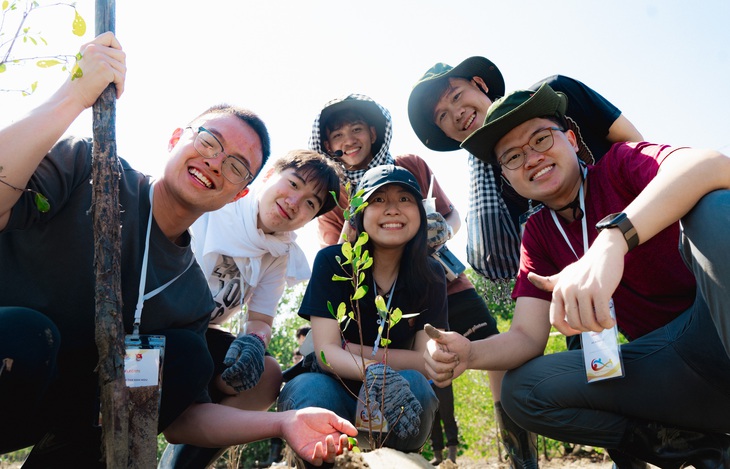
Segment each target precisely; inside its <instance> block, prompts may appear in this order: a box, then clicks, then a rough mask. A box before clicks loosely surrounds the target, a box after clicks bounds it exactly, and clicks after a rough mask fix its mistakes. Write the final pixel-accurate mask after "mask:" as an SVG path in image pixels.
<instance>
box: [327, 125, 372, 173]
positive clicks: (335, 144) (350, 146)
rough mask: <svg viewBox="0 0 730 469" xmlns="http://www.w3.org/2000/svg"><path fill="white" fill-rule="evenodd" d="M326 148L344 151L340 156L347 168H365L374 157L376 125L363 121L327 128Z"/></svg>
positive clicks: (332, 150) (330, 150) (331, 151)
mask: <svg viewBox="0 0 730 469" xmlns="http://www.w3.org/2000/svg"><path fill="white" fill-rule="evenodd" d="M326 132H327V139H326V140H325V141H324V147H325V149H326V150H327V151H328V152H330V153H333V152H336V151H337V150H341V151H342V156H341V157H340V158H339V159H340V160H341V161H342V162H344V163H345V164H346V165H347V167H348V168H347V169H349V170H354V169H365V168H367V167H368V164H369V163H370V161H372V159H373V156H374V155H373V143H375V140H376V138H377V135H376V132H375V127H373V126H370V125H368V124H367V123H365V122H363V121H357V122H351V123H344V124H342V125H340V126H339V127H338V128H336V129H332V130H330V129H327V130H326Z"/></svg>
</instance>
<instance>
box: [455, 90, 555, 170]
mask: <svg viewBox="0 0 730 469" xmlns="http://www.w3.org/2000/svg"><path fill="white" fill-rule="evenodd" d="M567 107H568V97H567V96H565V94H563V93H559V92H555V91H554V90H553V89H552V88H550V86H549V85H548V84H543V85H542V86H540V88H538V90H537V91H531V90H519V91H513V92H512V93H510V94H508V95H507V96H505V97H504V98H500V99H498V100H497V101H495V103H494V104H492V106H491V107H490V108H489V110H488V111H487V117H486V118H485V119H484V125H483V126H482V127H481V128H479V129H478V130H476V131H475V132H474V133H472V134H471V135H469V137H467V139H466V140H464V141H463V142H462V144H461V148H464V149H466V150H467V151H468V152H469V153H471V154H472V155H474V156H476V157H477V158H479V159H480V160H482V161H484V162H485V163H488V164H493V165H498V164H499V163H497V156H496V155H495V153H494V147H495V146H496V145H497V142H499V140H500V139H501V138H502V137H504V136H505V135H507V133H509V132H510V131H511V130H512V129H514V128H515V127H517V126H518V125H520V124H522V123H523V122H527V121H528V120H530V119H534V118H539V117H557V118H558V119H559V121H560V122H562V125H563V128H567V122H566V120H565V110H566V109H567Z"/></svg>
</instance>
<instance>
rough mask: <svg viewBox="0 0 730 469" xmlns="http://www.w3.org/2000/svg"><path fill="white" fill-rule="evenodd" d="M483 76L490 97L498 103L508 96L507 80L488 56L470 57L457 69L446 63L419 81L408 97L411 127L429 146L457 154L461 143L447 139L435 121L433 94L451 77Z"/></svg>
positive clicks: (430, 70)
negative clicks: (428, 99)
mask: <svg viewBox="0 0 730 469" xmlns="http://www.w3.org/2000/svg"><path fill="white" fill-rule="evenodd" d="M472 77H480V78H481V79H482V80H484V83H485V84H486V85H487V89H488V90H487V96H489V99H491V100H492V101H494V100H495V99H497V98H499V97H501V96H503V95H504V78H502V73H501V72H500V71H499V69H498V68H497V66H496V65H494V64H493V63H492V62H491V61H490V60H489V59H487V58H485V57H469V58H468V59H466V60H464V61H463V62H461V63H460V64H459V65H457V66H456V67H452V66H451V65H448V64H445V63H441V62H439V63H437V64H435V65H434V66H433V67H431V68H429V69H428V70H427V71H426V73H425V74H424V75H423V76H422V77H421V79H420V80H418V83H416V84H415V85H414V86H413V90H411V95H410V96H409V97H408V118H409V119H410V121H411V127H413V131H414V132H416V135H417V136H418V138H419V139H420V140H421V142H423V144H424V145H426V147H428V148H430V149H431V150H434V151H453V150H458V149H459V142H457V141H456V140H454V139H453V138H450V137H448V136H446V134H445V133H444V131H443V130H441V129H440V128H439V127H438V126H437V125H436V124H434V122H433V109H427V107H429V106H427V102H428V101H427V100H426V99H425V97H426V96H428V95H429V93H433V92H434V91H433V89H434V88H435V86H434V85H436V84H437V83H438V82H440V81H441V80H447V79H449V78H465V79H467V80H471V78H472Z"/></svg>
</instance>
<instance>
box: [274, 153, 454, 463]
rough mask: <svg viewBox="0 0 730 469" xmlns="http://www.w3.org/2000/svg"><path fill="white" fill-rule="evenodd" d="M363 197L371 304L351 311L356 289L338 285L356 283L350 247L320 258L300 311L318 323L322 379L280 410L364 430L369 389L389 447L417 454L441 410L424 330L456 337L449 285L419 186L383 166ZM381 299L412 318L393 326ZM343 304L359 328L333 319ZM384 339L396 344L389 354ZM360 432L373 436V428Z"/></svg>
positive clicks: (310, 377)
mask: <svg viewBox="0 0 730 469" xmlns="http://www.w3.org/2000/svg"><path fill="white" fill-rule="evenodd" d="M358 189H359V190H363V191H364V194H363V196H362V198H363V200H364V201H366V202H367V206H366V207H365V209H364V210H362V211H360V212H359V213H357V214H356V215H355V216H354V219H353V223H354V225H355V227H356V230H357V234H358V235H361V234H362V233H367V235H368V237H367V241H366V242H365V244H364V245H363V246H362V251H363V252H364V251H365V250H367V251H368V252H369V256H370V258H371V259H372V266H371V267H370V268H367V269H365V270H364V277H363V278H362V289H363V290H365V294H364V296H362V298H360V299H359V300H358V301H357V302H351V298H352V297H353V296H354V295H355V293H356V292H355V290H354V287H353V284H352V282H350V281H334V280H333V278H335V277H337V276H339V277H345V278H346V280H347V279H348V278H351V276H352V268H351V264H348V265H343V263H344V260H345V259H346V256H345V255H344V250H343V246H342V245H335V246H329V247H326V248H324V249H322V250H321V251H320V252H319V253H318V254H317V257H316V258H315V260H314V265H313V269H312V277H311V279H310V281H309V284H308V286H307V290H306V292H305V294H304V299H303V301H302V305H301V307H300V309H299V315H300V316H302V317H304V318H305V319H309V320H311V322H312V338H313V342H314V349H315V352H314V355H315V356H316V360H317V361H318V366H316V367H315V370H316V371H317V372H313V373H304V374H300V375H299V376H297V377H296V378H294V379H293V380H291V381H289V382H288V383H287V384H286V385H285V386H284V389H283V390H282V392H281V395H280V397H279V405H278V408H279V410H288V409H301V408H304V407H308V406H316V407H323V408H326V409H331V410H332V411H334V412H335V413H337V414H338V415H340V416H341V417H344V418H347V419H349V420H350V421H352V422H355V421H356V409H357V407H358V399H357V396H358V393H359V392H360V391H361V388H362V387H363V386H364V384H363V383H364V382H365V383H366V385H367V386H366V387H367V389H368V391H369V393H370V398H371V399H374V400H375V401H377V402H378V404H382V413H383V417H384V418H385V420H386V421H387V423H388V425H389V433H388V434H387V438H385V442H384V444H385V446H387V447H392V448H395V449H397V450H400V451H406V452H414V451H418V450H420V448H421V447H422V446H423V444H424V443H425V441H426V439H427V438H428V435H429V433H430V430H431V424H432V421H433V416H434V412H435V411H436V407H437V406H438V399H437V398H436V395H435V394H434V392H433V390H432V389H431V385H430V384H429V382H428V381H427V379H426V378H425V376H424V374H423V373H424V372H425V368H424V360H423V352H424V350H425V345H426V342H427V341H428V337H427V336H426V334H425V332H424V331H423V326H424V325H425V324H426V323H428V322H429V321H435V322H436V327H438V328H442V329H446V328H447V327H448V323H447V303H446V279H445V275H444V271H443V268H442V267H441V265H440V264H439V263H438V262H437V261H436V260H434V259H433V258H431V257H430V256H428V255H426V249H427V246H426V232H427V230H426V213H425V210H424V208H423V206H422V203H421V199H422V196H421V190H420V187H419V185H418V182H417V181H416V179H415V177H414V176H413V175H412V174H411V173H410V172H409V171H408V170H406V169H404V168H401V167H398V166H394V165H384V166H379V167H375V168H372V169H370V170H369V171H367V172H366V173H365V174H364V175H363V178H362V181H361V182H360V185H359V186H358ZM351 241H353V244H354V240H351ZM376 295H377V296H380V297H381V299H382V301H383V302H384V304H385V307H386V309H387V310H388V311H391V312H392V311H395V310H396V308H397V309H400V311H401V312H402V314H403V318H402V319H401V320H400V321H399V322H398V323H397V324H395V325H391V324H390V323H388V324H386V323H384V321H383V320H382V318H381V316H380V315H379V314H378V311H377V309H376V306H375V302H376ZM341 303H344V304H345V305H346V309H347V311H353V312H354V314H355V315H356V316H355V319H356V320H358V321H357V323H356V322H355V321H349V320H343V321H338V320H337V319H336V318H335V317H333V313H331V312H330V310H329V308H328V304H329V305H332V308H333V309H334V311H337V309H338V306H339V305H340V304H341ZM358 323H359V326H360V327H358ZM382 339H387V340H390V343H389V344H388V345H387V347H385V346H384V345H385V343H384V342H383V341H382ZM376 407H377V408H378V409H380V405H376ZM365 416H366V415H365ZM361 428H362V429H361V434H362V433H363V429H364V430H365V434H367V428H368V427H367V425H365V426H364V427H361Z"/></svg>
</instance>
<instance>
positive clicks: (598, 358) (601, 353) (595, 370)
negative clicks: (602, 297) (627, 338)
mask: <svg viewBox="0 0 730 469" xmlns="http://www.w3.org/2000/svg"><path fill="white" fill-rule="evenodd" d="M608 307H609V310H610V311H611V317H612V318H613V319H614V320H615V319H616V311H615V310H614V308H613V298H611V299H610V300H609V301H608ZM581 344H582V348H583V362H584V364H585V368H586V377H587V379H588V382H589V383H593V382H595V381H601V380H604V379H611V378H621V377H623V376H624V367H623V359H622V357H621V348H620V347H619V343H618V329H617V328H616V324H614V326H613V327H612V328H610V329H604V330H602V331H601V332H593V331H590V332H582V333H581Z"/></svg>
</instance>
